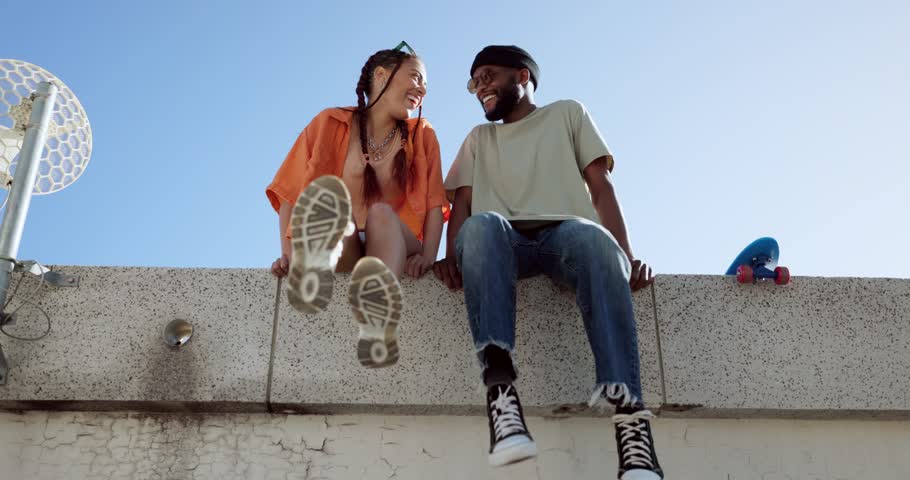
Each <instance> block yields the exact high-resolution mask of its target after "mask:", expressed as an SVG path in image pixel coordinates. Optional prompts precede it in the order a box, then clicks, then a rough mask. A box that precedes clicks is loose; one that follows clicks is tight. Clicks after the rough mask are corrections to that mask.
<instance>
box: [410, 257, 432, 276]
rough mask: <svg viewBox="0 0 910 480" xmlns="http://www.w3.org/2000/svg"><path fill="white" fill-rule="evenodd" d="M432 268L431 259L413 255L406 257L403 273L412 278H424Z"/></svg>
mask: <svg viewBox="0 0 910 480" xmlns="http://www.w3.org/2000/svg"><path fill="white" fill-rule="evenodd" d="M431 268H433V259H432V258H428V257H424V256H423V254H422V253H415V254H414V255H411V256H410V257H408V259H407V261H406V262H405V265H404V271H405V273H407V274H408V275H409V276H411V277H413V278H420V277H422V276H424V274H426V273H427V272H429V271H430V269H431Z"/></svg>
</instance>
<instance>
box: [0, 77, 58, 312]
mask: <svg viewBox="0 0 910 480" xmlns="http://www.w3.org/2000/svg"><path fill="white" fill-rule="evenodd" d="M57 90H58V89H57V85H54V84H53V83H50V82H41V83H39V84H38V89H37V90H36V91H35V93H34V94H33V97H34V102H33V103H32V113H31V116H30V117H29V120H28V125H27V127H26V129H25V139H24V141H23V142H22V150H20V151H19V162H18V164H17V165H16V176H15V177H14V178H13V186H12V187H11V188H10V190H9V197H8V202H7V204H6V211H5V212H4V213H3V223H2V224H0V307H2V306H3V305H4V304H5V303H6V295H7V290H8V289H9V284H10V279H11V276H12V273H13V269H14V268H15V266H16V262H15V259H16V256H17V255H19V242H20V241H21V240H22V231H23V230H24V229H25V216H26V215H27V214H28V206H29V204H30V203H31V201H32V191H33V190H34V189H35V180H36V178H37V177H38V165H39V164H40V163H41V156H42V155H43V154H44V143H45V141H46V140H47V126H48V125H49V124H50V121H51V113H52V112H53V111H54V102H56V100H57ZM0 313H2V312H0Z"/></svg>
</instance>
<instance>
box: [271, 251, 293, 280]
mask: <svg viewBox="0 0 910 480" xmlns="http://www.w3.org/2000/svg"><path fill="white" fill-rule="evenodd" d="M290 263H291V262H290V259H289V258H288V256H287V255H281V257H280V258H279V259H278V260H275V261H274V262H272V275H274V276H276V277H278V278H284V277H286V276H287V274H288V266H289V265H290Z"/></svg>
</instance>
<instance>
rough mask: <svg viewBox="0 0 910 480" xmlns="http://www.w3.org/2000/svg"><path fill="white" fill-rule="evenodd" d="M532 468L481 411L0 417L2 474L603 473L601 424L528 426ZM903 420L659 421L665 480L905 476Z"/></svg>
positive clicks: (608, 430) (178, 479) (607, 455)
mask: <svg viewBox="0 0 910 480" xmlns="http://www.w3.org/2000/svg"><path fill="white" fill-rule="evenodd" d="M528 423H529V425H530V428H531V429H532V431H533V432H534V435H535V437H536V440H537V441H538V443H539V447H540V449H541V453H540V456H539V457H538V458H537V459H536V460H533V461H529V462H525V463H521V464H518V465H515V466H510V467H505V468H501V469H495V470H494V469H492V468H490V467H489V466H487V464H486V448H487V443H488V441H487V433H486V420H485V419H483V418H480V417H450V416H433V417H415V416H384V415H363V416H316V415H290V416H288V415H267V414H249V415H248V414H231V415H174V414H166V415H158V414H127V413H85V412H83V413H49V412H29V413H26V414H24V415H15V414H9V413H7V414H2V413H0V465H3V469H2V471H0V478H4V479H29V480H58V479H72V480H89V479H91V480H101V479H122V478H129V479H168V480H184V479H218V480H239V479H274V480H279V479H280V480H292V479H297V480H303V479H325V480H329V479H367V480H374V479H375V480H387V479H397V480H408V479H413V480H424V479H428V478H432V479H439V480H449V479H451V480H463V479H469V478H470V479H477V480H483V479H496V480H519V479H521V480H526V479H537V480H543V479H553V480H562V479H579V480H584V479H591V480H594V479H597V480H603V479H611V478H616V477H615V475H616V473H615V472H616V449H615V444H614V441H613V438H612V426H611V424H610V422H609V420H608V419H582V418H568V419H566V418H563V419H552V418H550V419H547V418H540V417H532V418H529V419H528ZM908 433H910V422H905V421H892V422H881V421H877V422H876V421H868V422H863V421H850V420H835V421H807V420H800V421H786V420H762V419H751V420H722V419H665V420H660V421H658V422H657V423H656V424H655V443H656V445H657V447H658V449H659V453H660V460H661V463H662V464H663V466H664V469H665V470H666V471H667V473H668V477H667V478H668V479H673V480H796V479H799V480H870V479H875V480H906V479H907V478H910V458H908V457H907V455H906V453H907V438H908Z"/></svg>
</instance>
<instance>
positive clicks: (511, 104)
mask: <svg viewBox="0 0 910 480" xmlns="http://www.w3.org/2000/svg"><path fill="white" fill-rule="evenodd" d="M496 96H497V97H498V98H497V99H496V106H495V107H493V110H490V111H489V112H486V117H487V120H489V121H491V122H495V121H498V120H502V119H503V118H506V117H507V116H508V115H509V114H510V113H512V110H515V106H516V105H518V101H519V100H520V97H519V96H518V85H516V84H512V85H509V86H506V87H503V88H501V89H500V90H499V91H498V92H496Z"/></svg>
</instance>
